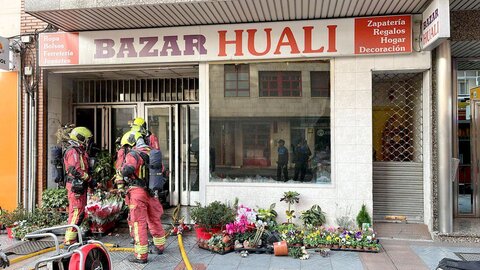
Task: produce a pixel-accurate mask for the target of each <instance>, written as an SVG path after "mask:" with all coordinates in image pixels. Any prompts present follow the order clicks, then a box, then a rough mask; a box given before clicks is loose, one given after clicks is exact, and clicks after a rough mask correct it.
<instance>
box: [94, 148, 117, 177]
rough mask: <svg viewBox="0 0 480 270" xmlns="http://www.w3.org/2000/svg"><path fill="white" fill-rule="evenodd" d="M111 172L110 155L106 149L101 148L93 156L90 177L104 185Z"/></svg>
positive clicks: (111, 174)
mask: <svg viewBox="0 0 480 270" xmlns="http://www.w3.org/2000/svg"><path fill="white" fill-rule="evenodd" d="M113 174H114V170H113V158H112V155H111V154H110V152H109V151H108V150H101V151H100V152H98V153H97V156H96V157H95V165H94V168H93V175H92V177H93V179H95V180H97V182H98V183H102V184H104V185H106V183H107V182H108V181H109V180H110V179H111V178H112V176H113Z"/></svg>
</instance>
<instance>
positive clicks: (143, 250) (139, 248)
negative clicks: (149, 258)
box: [135, 245, 148, 255]
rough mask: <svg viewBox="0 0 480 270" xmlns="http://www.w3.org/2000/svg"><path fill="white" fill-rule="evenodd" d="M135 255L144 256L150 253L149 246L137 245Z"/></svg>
mask: <svg viewBox="0 0 480 270" xmlns="http://www.w3.org/2000/svg"><path fill="white" fill-rule="evenodd" d="M135 253H137V255H143V254H147V253H148V245H143V246H142V245H135Z"/></svg>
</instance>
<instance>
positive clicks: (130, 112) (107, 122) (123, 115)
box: [74, 105, 137, 153]
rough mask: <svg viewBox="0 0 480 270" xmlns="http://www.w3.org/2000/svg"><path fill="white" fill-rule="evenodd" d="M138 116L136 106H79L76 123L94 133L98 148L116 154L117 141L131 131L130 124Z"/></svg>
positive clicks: (76, 112)
mask: <svg viewBox="0 0 480 270" xmlns="http://www.w3.org/2000/svg"><path fill="white" fill-rule="evenodd" d="M136 115H137V106H136V105H115V106H113V105H96V106H77V107H75V118H74V121H75V124H76V126H84V127H87V128H88V129H89V130H90V131H92V133H93V138H94V142H95V144H96V146H97V147H98V148H100V149H105V150H109V151H110V153H114V152H115V141H116V139H117V138H119V137H120V138H121V137H122V135H123V134H125V132H127V131H128V130H130V126H129V125H128V122H129V121H131V120H132V119H133V118H135V116H136Z"/></svg>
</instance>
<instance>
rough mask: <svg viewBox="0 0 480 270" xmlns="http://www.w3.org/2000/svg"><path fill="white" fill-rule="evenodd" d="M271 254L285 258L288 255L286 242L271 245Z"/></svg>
mask: <svg viewBox="0 0 480 270" xmlns="http://www.w3.org/2000/svg"><path fill="white" fill-rule="evenodd" d="M273 253H274V254H275V256H287V255H288V247H287V241H281V242H275V243H273Z"/></svg>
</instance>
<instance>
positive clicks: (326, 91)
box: [310, 71, 330, 97]
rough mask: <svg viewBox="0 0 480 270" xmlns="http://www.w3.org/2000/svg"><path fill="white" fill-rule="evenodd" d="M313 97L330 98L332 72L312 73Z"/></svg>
mask: <svg viewBox="0 0 480 270" xmlns="http://www.w3.org/2000/svg"><path fill="white" fill-rule="evenodd" d="M310 83H311V88H312V89H311V90H312V97H330V71H311V72H310Z"/></svg>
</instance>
